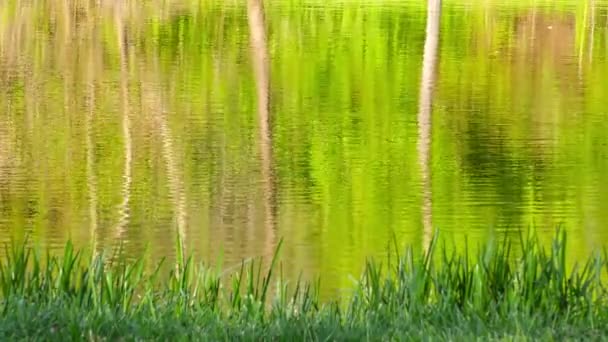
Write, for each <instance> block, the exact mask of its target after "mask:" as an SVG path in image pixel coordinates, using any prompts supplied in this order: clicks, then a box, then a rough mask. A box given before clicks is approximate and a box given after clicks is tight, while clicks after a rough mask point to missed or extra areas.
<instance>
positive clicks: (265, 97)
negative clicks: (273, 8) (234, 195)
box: [247, 0, 275, 255]
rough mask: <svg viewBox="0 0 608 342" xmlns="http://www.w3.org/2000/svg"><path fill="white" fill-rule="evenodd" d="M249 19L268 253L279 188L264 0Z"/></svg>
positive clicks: (255, 1)
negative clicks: (274, 169) (276, 186)
mask: <svg viewBox="0 0 608 342" xmlns="http://www.w3.org/2000/svg"><path fill="white" fill-rule="evenodd" d="M247 18H248V22H249V34H250V42H251V57H252V62H253V63H252V64H253V71H254V75H255V83H256V93H257V104H258V124H259V130H260V136H259V139H260V154H261V176H262V183H263V192H264V193H263V196H264V203H263V206H264V225H265V230H266V232H265V234H266V236H265V244H264V246H265V254H267V255H268V254H272V252H273V248H274V243H275V236H274V234H275V232H274V230H275V222H274V212H273V211H274V200H275V193H274V192H275V189H274V180H273V172H272V132H271V127H270V113H269V106H270V94H269V91H270V66H269V61H268V47H267V43H266V29H265V21H264V5H263V3H262V1H261V0H248V1H247Z"/></svg>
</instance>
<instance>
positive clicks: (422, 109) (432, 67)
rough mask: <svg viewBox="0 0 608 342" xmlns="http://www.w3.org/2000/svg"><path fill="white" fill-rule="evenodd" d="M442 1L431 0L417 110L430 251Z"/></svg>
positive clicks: (425, 243) (426, 238)
mask: <svg viewBox="0 0 608 342" xmlns="http://www.w3.org/2000/svg"><path fill="white" fill-rule="evenodd" d="M440 17H441V1H440V0H429V1H428V9H427V22H426V39H425V42H424V57H423V62H422V79H421V82H420V99H419V104H418V105H419V109H418V163H419V167H420V172H421V185H422V224H423V229H424V232H423V246H424V248H425V249H427V248H428V246H429V244H430V241H431V238H432V234H433V216H432V205H433V203H432V186H431V185H432V184H431V166H430V163H431V161H432V159H431V142H432V140H431V139H432V136H431V135H432V117H431V112H432V108H431V107H432V97H433V88H434V86H435V78H436V74H437V72H436V67H437V51H438V47H439V22H440Z"/></svg>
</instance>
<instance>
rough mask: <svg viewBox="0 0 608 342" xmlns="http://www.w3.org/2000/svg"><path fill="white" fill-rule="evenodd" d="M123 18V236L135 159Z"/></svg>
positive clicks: (119, 29) (120, 40) (120, 224)
mask: <svg viewBox="0 0 608 342" xmlns="http://www.w3.org/2000/svg"><path fill="white" fill-rule="evenodd" d="M122 21H123V19H122V17H120V18H119V16H118V14H117V17H116V33H117V35H118V53H119V54H120V95H121V101H122V134H123V139H124V144H125V166H124V170H123V176H122V178H123V185H122V202H121V203H120V206H119V207H118V214H119V218H118V224H117V233H118V235H119V236H123V235H124V233H125V229H126V226H127V224H128V223H129V213H130V208H129V202H130V198H131V179H132V177H131V163H132V159H133V148H132V139H131V120H130V118H129V88H128V86H129V85H128V76H129V75H128V65H127V58H128V51H129V46H128V45H127V44H126V39H127V35H126V30H125V28H124V27H123V22H122Z"/></svg>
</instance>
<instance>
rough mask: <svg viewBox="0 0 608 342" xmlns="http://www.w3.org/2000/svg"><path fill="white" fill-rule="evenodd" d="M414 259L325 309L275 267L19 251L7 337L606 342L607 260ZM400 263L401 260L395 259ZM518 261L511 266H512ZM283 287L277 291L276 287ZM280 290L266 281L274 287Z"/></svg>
mask: <svg viewBox="0 0 608 342" xmlns="http://www.w3.org/2000/svg"><path fill="white" fill-rule="evenodd" d="M437 241H438V240H437V239H435V240H433V242H432V245H431V246H430V248H429V252H428V253H426V254H424V255H414V253H412V250H411V249H407V250H406V251H405V252H404V253H401V254H400V255H398V256H397V258H394V257H393V258H392V259H389V262H388V263H387V264H386V266H382V264H381V263H379V262H378V261H373V260H370V261H369V262H368V263H367V265H366V268H365V271H364V272H363V274H362V276H361V278H360V280H359V282H358V283H357V285H356V286H355V289H354V292H353V294H352V295H351V296H350V297H349V298H348V299H344V300H343V301H340V302H338V301H336V302H327V303H321V302H319V300H318V296H317V291H316V290H317V289H318V285H312V284H305V283H303V282H297V283H295V284H293V286H288V284H287V283H285V282H281V281H280V278H281V274H280V273H279V274H278V275H276V276H275V275H273V272H278V271H280V267H279V266H278V262H277V260H278V255H279V254H275V257H274V258H273V260H272V261H271V263H270V265H269V266H267V267H263V266H262V265H263V263H262V262H261V261H256V262H253V263H250V264H248V265H244V266H243V267H242V268H241V269H240V270H239V271H238V272H236V273H235V274H232V275H224V278H223V277H222V275H221V274H220V273H219V271H220V270H213V269H212V268H209V267H205V266H202V265H196V264H194V263H193V260H192V259H185V258H183V259H182V260H183V261H182V262H179V263H178V264H177V265H176V267H175V268H172V270H171V271H170V272H169V274H168V275H167V274H161V273H162V271H160V270H162V269H163V268H162V267H160V265H159V266H158V267H155V268H154V270H155V271H152V272H147V271H145V270H146V269H147V267H146V265H145V263H144V262H143V261H137V262H121V261H114V262H110V261H109V260H111V259H107V258H104V257H103V256H95V257H93V258H89V257H85V254H83V253H81V252H77V251H75V250H74V249H73V247H72V245H71V244H69V243H68V244H67V245H66V247H65V250H64V253H63V255H62V256H59V257H57V256H52V255H48V254H46V256H44V257H41V256H40V254H38V253H37V251H36V250H35V249H31V248H26V247H24V244H12V245H11V246H9V247H8V248H7V251H6V254H7V256H6V258H5V260H4V261H3V262H2V263H0V292H1V296H2V301H1V306H0V309H1V310H2V318H1V320H0V338H1V339H2V340H7V339H33V338H36V339H38V338H44V339H51V340H54V339H56V340H116V339H119V338H123V339H126V340H141V339H143V340H151V339H152V340H156V339H159V340H175V339H197V340H198V339H205V340H208V339H212V340H218V339H220V340H223V339H237V338H238V339H246V340H260V339H263V340H276V339H281V340H283V339H285V340H292V339H298V340H300V339H303V338H304V339H307V340H308V339H310V340H344V339H347V340H361V339H364V340H369V339H371V340H377V339H395V338H398V339H402V338H412V339H429V338H430V339H432V338H442V339H455V340H471V339H479V338H481V339H488V338H492V339H494V338H496V339H518V340H519V339H521V338H525V339H528V338H543V339H545V338H551V339H560V340H561V339H564V338H593V339H595V338H602V337H603V338H605V337H606V336H608V302H607V298H608V297H607V295H606V288H605V284H604V282H603V280H602V275H603V272H606V270H608V268H607V264H606V255H605V254H604V255H600V254H596V255H594V256H592V257H590V258H589V259H588V260H587V261H586V262H584V263H582V264H580V265H578V266H576V265H575V266H574V267H568V266H567V265H566V258H565V245H566V234H565V233H563V232H561V233H558V234H557V235H556V237H555V239H554V241H553V244H552V245H551V246H550V247H548V248H542V247H541V246H540V244H539V242H538V240H537V239H536V238H535V237H534V236H532V237H529V238H526V239H522V241H517V242H518V244H517V245H518V246H519V247H517V248H515V247H512V245H511V242H509V241H505V242H504V243H499V244H498V243H489V244H488V245H487V246H486V247H485V248H481V249H479V250H480V252H479V253H477V254H476V255H475V256H471V255H467V254H466V253H464V254H462V253H456V252H454V253H447V252H446V250H447V249H446V248H445V246H441V247H438V246H437ZM395 254H397V253H395ZM515 255H517V256H515ZM277 279H278V280H277ZM271 280H272V281H271Z"/></svg>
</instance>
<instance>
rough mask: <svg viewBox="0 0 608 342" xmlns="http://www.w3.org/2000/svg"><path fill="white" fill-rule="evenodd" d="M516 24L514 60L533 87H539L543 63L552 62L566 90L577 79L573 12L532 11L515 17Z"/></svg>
mask: <svg viewBox="0 0 608 342" xmlns="http://www.w3.org/2000/svg"><path fill="white" fill-rule="evenodd" d="M515 25H516V36H515V44H514V48H515V51H514V60H513V61H514V62H515V63H516V65H518V67H519V69H520V70H525V72H524V73H523V74H524V75H525V77H531V78H532V85H533V90H538V89H540V88H541V87H540V85H539V83H540V82H541V81H542V73H543V72H544V70H545V69H546V68H543V67H542V66H543V64H545V63H551V64H552V65H553V67H554V69H555V70H556V71H557V73H558V81H559V85H560V89H561V90H562V91H569V90H570V89H571V85H572V84H575V82H576V81H577V79H578V78H579V74H578V70H577V68H576V62H575V61H576V60H575V54H576V45H575V37H576V19H575V17H574V15H573V14H563V13H559V14H556V13H546V12H539V11H537V10H534V11H531V12H530V13H527V14H525V15H522V16H520V17H518V18H516V20H515ZM581 47H582V45H581ZM580 53H581V54H582V51H580ZM517 82H518V83H519V82H520V81H517ZM516 86H517V85H516Z"/></svg>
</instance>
